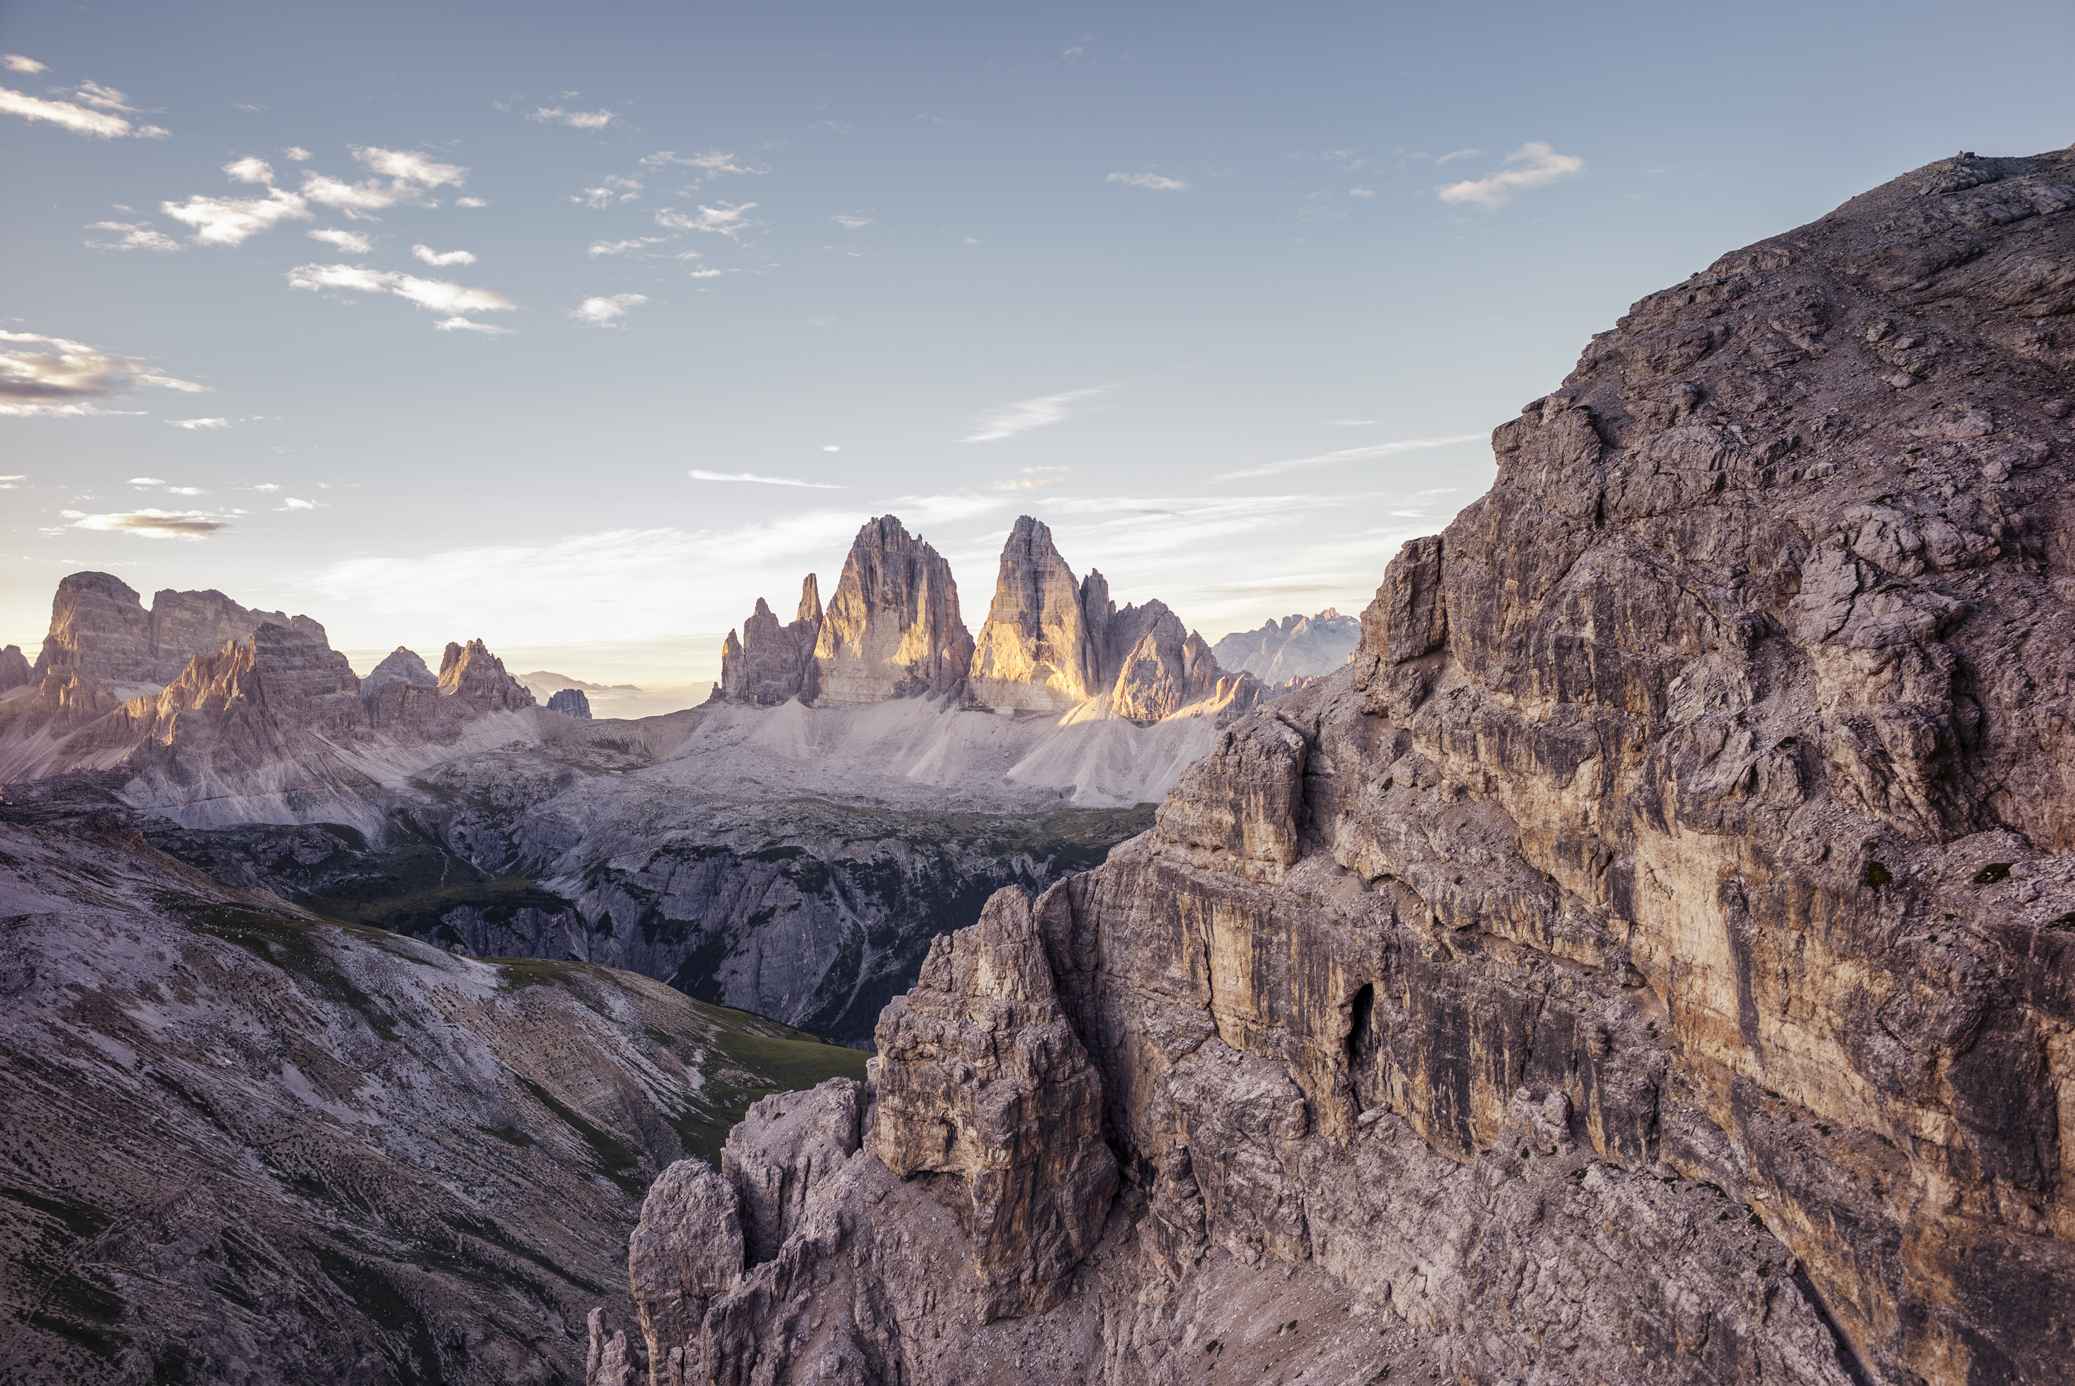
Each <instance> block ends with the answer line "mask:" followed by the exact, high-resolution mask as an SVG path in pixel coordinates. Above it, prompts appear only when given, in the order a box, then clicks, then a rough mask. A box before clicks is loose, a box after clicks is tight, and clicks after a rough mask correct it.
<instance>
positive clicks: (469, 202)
mask: <svg viewBox="0 0 2075 1386" xmlns="http://www.w3.org/2000/svg"><path fill="white" fill-rule="evenodd" d="M454 205H455V206H456V207H487V206H489V205H490V203H489V200H488V199H487V198H481V197H457V198H455V199H454Z"/></svg>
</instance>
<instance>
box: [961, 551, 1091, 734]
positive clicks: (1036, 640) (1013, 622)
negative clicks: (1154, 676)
mask: <svg viewBox="0 0 2075 1386" xmlns="http://www.w3.org/2000/svg"><path fill="white" fill-rule="evenodd" d="M1091 576H1098V575H1092V574H1091ZM1104 614H1105V615H1107V613H1104ZM1102 653H1103V652H1102V649H1101V646H1100V645H1099V644H1098V642H1097V641H1096V639H1095V638H1094V636H1093V634H1092V632H1091V631H1090V629H1089V623H1088V619H1087V616H1086V614H1085V613H1084V612H1083V610H1082V606H1081V584H1080V582H1079V580H1077V579H1076V578H1075V577H1074V574H1073V570H1072V569H1071V568H1069V567H1067V566H1066V560H1065V559H1064V558H1062V557H1060V556H1059V550H1058V549H1057V548H1056V547H1054V545H1053V543H1052V531H1051V530H1050V529H1049V528H1047V527H1046V526H1044V525H1042V524H1040V523H1039V522H1038V521H1036V520H1034V519H1032V518H1031V517H1030V516H1028V515H1025V516H1022V517H1020V518H1019V519H1018V520H1017V521H1016V526H1015V528H1014V529H1012V530H1011V531H1010V532H1009V540H1008V543H1007V544H1006V545H1004V546H1003V548H1002V554H1001V571H1000V574H999V575H998V576H997V578H996V579H995V586H994V602H993V604H992V605H991V606H989V607H988V609H987V623H986V624H985V625H983V626H982V627H980V636H979V639H978V641H977V642H975V646H974V649H973V663H972V670H971V682H970V684H969V686H968V690H967V696H968V697H969V698H970V699H971V700H972V701H973V702H975V703H977V704H979V705H980V706H982V707H995V708H1015V709H1019V710H1033V711H1041V712H1064V711H1066V710H1067V709H1069V708H1072V707H1075V706H1077V705H1079V704H1081V703H1084V702H1087V701H1088V700H1089V699H1090V698H1093V697H1096V696H1097V695H1099V694H1100V693H1102V692H1103V691H1104V690H1103V684H1102Z"/></svg>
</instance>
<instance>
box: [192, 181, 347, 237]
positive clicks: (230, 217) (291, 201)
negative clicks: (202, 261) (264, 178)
mask: <svg viewBox="0 0 2075 1386" xmlns="http://www.w3.org/2000/svg"><path fill="white" fill-rule="evenodd" d="M159 210H160V211H161V212H164V213H165V214H166V215H167V216H169V217H171V218H173V220H175V221H177V222H181V223H183V224H184V225H187V226H192V227H193V228H194V235H193V236H191V237H189V238H188V239H190V240H192V241H194V242H195V243H196V244H197V245H243V244H244V243H245V242H246V241H248V240H250V239H251V238H252V237H254V236H257V235H258V234H259V233H260V232H262V231H268V230H272V229H273V228H274V227H276V226H278V225H280V224H281V223H282V222H284V221H308V220H310V208H309V206H308V204H306V203H305V202H304V201H303V200H302V199H301V198H300V197H297V196H296V195H295V194H294V193H290V192H283V191H281V190H280V189H279V188H269V189H267V195H266V196H265V197H259V198H242V199H241V198H235V197H204V196H202V195H201V194H200V193H196V194H195V195H194V196H192V197H190V198H188V199H187V201H185V202H161V203H160V204H159Z"/></svg>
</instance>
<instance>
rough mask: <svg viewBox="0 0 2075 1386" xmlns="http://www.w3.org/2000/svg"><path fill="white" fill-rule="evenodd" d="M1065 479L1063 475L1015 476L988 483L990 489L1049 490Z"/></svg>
mask: <svg viewBox="0 0 2075 1386" xmlns="http://www.w3.org/2000/svg"><path fill="white" fill-rule="evenodd" d="M1065 481H1066V478H1065V477H1063V476H1050V477H1036V476H1014V477H1010V478H1009V479H1008V480H1006V481H990V482H988V483H987V489H988V490H990V491H1049V490H1051V489H1052V488H1053V487H1054V486H1058V485H1061V484H1062V483H1064V482H1065Z"/></svg>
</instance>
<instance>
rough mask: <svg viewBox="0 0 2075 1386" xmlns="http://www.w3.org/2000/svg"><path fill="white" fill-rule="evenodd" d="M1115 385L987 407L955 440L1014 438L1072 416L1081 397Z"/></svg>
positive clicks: (1106, 390)
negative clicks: (963, 433) (961, 435)
mask: <svg viewBox="0 0 2075 1386" xmlns="http://www.w3.org/2000/svg"><path fill="white" fill-rule="evenodd" d="M1116 388H1117V387H1116V386H1114V385H1092V386H1089V387H1088V388H1086V389H1081V390H1066V391H1062V392H1061V393H1059V394H1056V395H1040V396H1038V397H1037V398H1036V399H1026V400H1018V401H1017V402H1016V403H1014V404H1004V405H1002V406H1001V407H999V408H997V409H989V410H987V411H985V412H984V413H982V414H981V415H980V416H979V418H977V419H975V420H974V421H973V425H974V429H973V432H971V433H968V434H967V435H966V436H965V437H963V438H960V439H959V440H958V441H959V442H961V443H998V442H1000V441H1001V440H1002V439H1004V438H1013V437H1015V436H1016V435H1017V434H1019V433H1028V432H1030V430H1032V429H1033V428H1043V427H1045V426H1046V425H1047V424H1056V423H1060V422H1063V421H1064V420H1066V419H1068V418H1071V417H1072V416H1073V414H1074V411H1075V410H1076V408H1077V407H1078V406H1080V405H1081V404H1082V403H1083V402H1084V401H1086V400H1091V399H1094V398H1096V397H1097V396H1098V395H1106V394H1108V393H1109V392H1110V391H1111V390H1114V389H1116Z"/></svg>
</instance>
